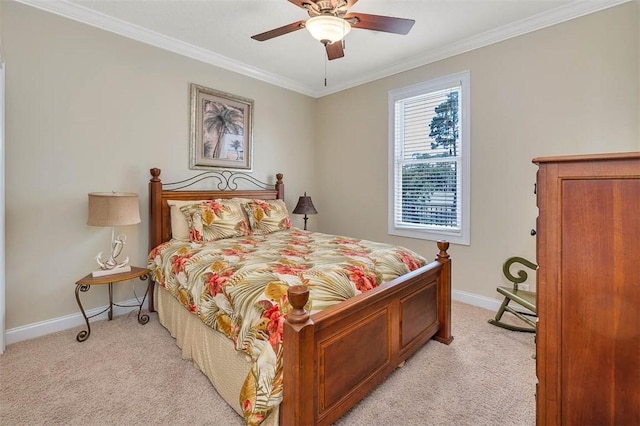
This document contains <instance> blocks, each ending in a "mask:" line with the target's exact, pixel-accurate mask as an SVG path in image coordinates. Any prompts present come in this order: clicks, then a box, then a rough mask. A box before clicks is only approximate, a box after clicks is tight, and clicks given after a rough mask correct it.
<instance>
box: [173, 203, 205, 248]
mask: <svg viewBox="0 0 640 426" xmlns="http://www.w3.org/2000/svg"><path fill="white" fill-rule="evenodd" d="M203 201H206V200H195V201H194V200H188V201H182V200H167V204H168V205H169V216H170V217H171V237H172V238H175V239H177V240H183V241H189V224H188V223H187V218H186V217H185V215H184V214H183V213H182V211H181V210H180V208H181V207H184V206H187V205H193V206H196V205H199V204H200V203H202V202H203Z"/></svg>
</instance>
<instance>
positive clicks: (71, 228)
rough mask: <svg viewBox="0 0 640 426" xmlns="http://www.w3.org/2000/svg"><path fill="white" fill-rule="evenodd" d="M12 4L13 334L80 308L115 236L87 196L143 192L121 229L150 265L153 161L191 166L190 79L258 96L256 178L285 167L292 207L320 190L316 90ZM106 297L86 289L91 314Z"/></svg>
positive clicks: (179, 172) (137, 257) (6, 16)
mask: <svg viewBox="0 0 640 426" xmlns="http://www.w3.org/2000/svg"><path fill="white" fill-rule="evenodd" d="M2 8H3V9H2V32H3V33H2V43H3V47H4V50H5V55H6V63H7V73H6V86H7V93H6V103H7V110H6V124H7V128H6V140H7V143H6V174H7V186H6V224H7V232H6V247H7V250H6V254H7V256H6V260H7V268H6V327H7V329H12V328H14V327H18V326H22V325H26V324H32V323H36V322H38V321H45V320H51V319H54V318H59V317H62V316H65V315H69V314H77V312H78V308H77V305H76V301H75V298H74V287H75V285H74V284H75V282H76V281H77V280H78V279H80V278H82V277H83V276H84V275H85V274H87V273H88V272H90V271H91V270H93V269H95V266H96V265H95V261H94V260H93V258H94V256H95V255H96V254H97V253H98V252H99V251H102V250H106V251H108V250H109V241H110V238H111V233H110V230H109V229H108V228H98V227H90V226H87V225H86V220H87V218H86V215H87V193H88V192H92V191H111V190H112V189H113V190H118V191H132V192H138V193H139V194H140V196H141V198H140V206H141V216H142V218H143V223H142V224H140V225H138V226H129V227H123V228H120V229H119V231H121V232H125V233H126V234H127V236H128V240H127V244H126V246H125V252H126V254H128V255H130V256H131V261H132V263H133V264H136V265H144V264H145V262H146V253H147V235H148V234H147V228H146V227H147V225H148V222H147V219H146V217H147V214H148V210H147V204H148V201H147V195H146V191H147V182H148V179H149V169H150V168H151V167H160V168H161V169H163V177H164V179H165V180H166V181H171V180H177V179H180V178H184V177H186V176H190V175H192V174H195V172H192V171H190V170H189V168H188V164H189V163H188V158H189V139H188V137H189V83H191V82H194V83H198V84H201V85H203V86H206V87H210V88H214V89H217V90H222V91H225V92H228V93H233V94H236V95H239V96H243V97H247V98H250V99H253V100H254V102H255V121H254V144H255V149H254V173H253V174H254V176H255V177H257V178H259V179H263V180H272V181H274V179H275V178H274V174H275V173H276V172H282V173H284V177H285V183H287V187H286V201H287V204H288V205H289V206H290V208H291V209H293V206H295V202H296V201H297V197H298V196H299V195H300V194H302V192H303V191H305V190H306V191H309V192H311V193H314V192H315V187H314V185H315V183H314V182H315V181H314V180H313V176H315V175H314V163H313V161H312V159H313V150H314V140H315V134H314V124H315V104H316V102H317V101H316V100H315V99H312V98H309V97H307V96H304V95H300V94H297V93H294V92H291V91H288V90H284V89H281V88H278V87H275V86H272V85H269V84H265V83H262V82H259V81H257V80H254V79H251V78H248V77H244V76H240V75H239V74H235V73H232V72H229V71H225V70H221V69H219V68H216V67H212V66H210V65H206V64H203V63H200V62H197V61H194V60H190V59H187V58H185V57H181V56H179V55H176V54H172V53H169V52H167V51H163V50H161V49H157V48H154V47H150V46H148V45H145V44H142V43H139V42H135V41H132V40H130V39H127V38H124V37H120V36H118V35H115V34H112V33H109V32H105V31H102V30H99V29H96V28H93V27H89V26H87V25H83V24H80V23H77V22H74V21H71V20H68V19H64V18H61V17H58V16H56V15H52V14H49V13H45V12H41V11H39V10H37V9H34V8H31V7H28V6H24V5H21V4H17V3H14V2H3V4H2ZM287 177H289V178H290V180H289V181H287ZM294 216H295V217H293V220H294V224H296V225H298V226H300V227H301V226H302V220H301V218H300V217H298V216H296V215H294ZM137 287H139V284H138V286H137ZM115 290H116V291H117V292H116V299H118V300H128V299H130V298H131V297H132V294H131V286H130V285H129V284H125V285H121V286H120V285H119V286H116V288H115ZM137 292H138V294H140V293H141V292H142V289H141V288H138V290H137ZM106 295H107V293H106V288H95V289H91V291H89V292H88V293H83V294H82V297H83V301H86V303H85V306H86V307H87V308H88V309H89V308H95V307H98V306H104V304H105V303H107V301H108V299H107V296H106Z"/></svg>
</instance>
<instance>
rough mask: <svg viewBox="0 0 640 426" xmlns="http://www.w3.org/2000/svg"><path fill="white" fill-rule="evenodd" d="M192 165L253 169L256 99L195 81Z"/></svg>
mask: <svg viewBox="0 0 640 426" xmlns="http://www.w3.org/2000/svg"><path fill="white" fill-rule="evenodd" d="M190 94H191V132H190V133H191V134H190V139H191V144H190V149H189V168H190V169H193V170H208V169H211V168H224V169H242V170H245V171H252V167H253V164H252V161H253V100H251V99H247V98H243V97H240V96H236V95H232V94H229V93H225V92H220V91H218V90H214V89H209V88H207V87H203V86H200V85H197V84H194V83H191V85H190Z"/></svg>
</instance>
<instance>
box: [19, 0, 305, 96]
mask: <svg viewBox="0 0 640 426" xmlns="http://www.w3.org/2000/svg"><path fill="white" fill-rule="evenodd" d="M14 1H16V2H18V3H22V4H25V5H28V6H32V7H34V8H37V9H40V10H43V11H45V12H50V13H53V14H56V15H59V16H62V17H65V18H68V19H71V20H74V21H77V22H80V23H83V24H87V25H90V26H92V27H96V28H100V29H102V30H105V31H109V32H112V33H115V34H118V35H121V36H124V37H127V38H130V39H133V40H136V41H139V42H142V43H145V44H149V45H151V46H155V47H158V48H160V49H163V50H167V51H169V52H173V53H177V54H179V55H181V56H185V57H187V58H191V59H195V60H197V61H200V62H204V63H207V64H210V65H214V66H217V67H220V68H224V69H226V70H229V71H233V72H236V73H238V74H242V75H245V76H247V77H251V78H255V79H256V80H261V81H264V82H267V83H270V84H273V85H276V86H279V87H283V88H285V89H289V90H292V91H294V92H298V93H302V94H304V95H307V96H312V97H316V95H317V94H316V93H313V91H312V90H310V89H309V88H308V87H306V86H304V85H302V84H300V83H298V82H297V81H293V80H289V79H285V78H282V77H280V76H278V75H276V74H272V73H268V72H266V71H264V70H261V69H258V68H255V67H252V66H250V65H247V64H245V63H242V62H239V61H236V60H234V59H231V58H228V57H226V56H223V55H219V54H217V53H215V52H211V51H209V50H206V49H202V48H200V47H197V46H194V45H192V44H189V43H185V42H183V41H180V40H176V39H174V38H172V37H168V36H166V35H164V34H160V33H158V32H155V31H151V30H149V29H146V28H143V27H140V26H138V25H134V24H131V23H129V22H126V21H122V20H120V19H117V18H114V17H111V16H108V15H105V14H103V13H99V12H96V11H94V10H91V9H88V8H86V7H84V6H80V5H78V4H75V3H71V2H68V1H66V0H14Z"/></svg>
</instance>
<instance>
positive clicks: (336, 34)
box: [305, 15, 351, 44]
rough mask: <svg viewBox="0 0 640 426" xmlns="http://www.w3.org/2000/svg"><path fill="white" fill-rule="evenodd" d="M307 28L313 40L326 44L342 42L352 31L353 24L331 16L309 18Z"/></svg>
mask: <svg viewBox="0 0 640 426" xmlns="http://www.w3.org/2000/svg"><path fill="white" fill-rule="evenodd" d="M305 27H306V28H307V30H309V32H310V33H311V35H312V36H313V38H315V39H316V40H319V41H320V42H322V43H325V44H326V43H335V42H336V41H340V40H342V39H343V38H344V37H345V36H346V35H347V34H349V31H351V24H349V23H348V22H347V21H345V20H344V19H342V18H338V17H337V16H331V15H320V16H314V17H313V18H309V19H307V22H306V23H305Z"/></svg>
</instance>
